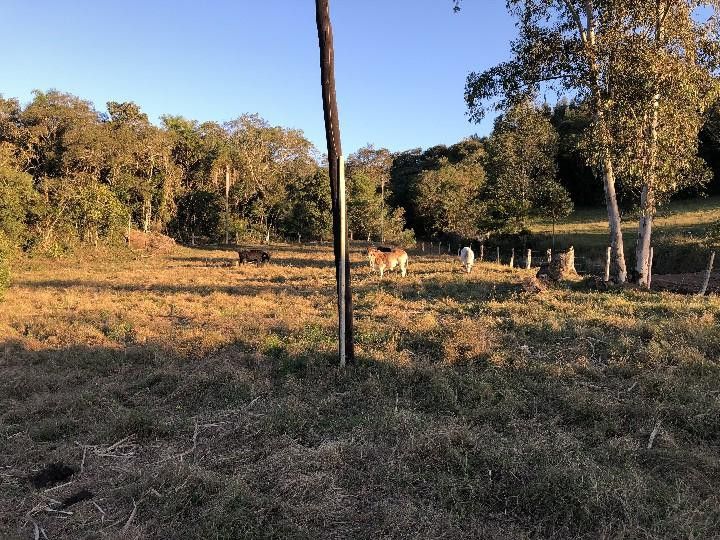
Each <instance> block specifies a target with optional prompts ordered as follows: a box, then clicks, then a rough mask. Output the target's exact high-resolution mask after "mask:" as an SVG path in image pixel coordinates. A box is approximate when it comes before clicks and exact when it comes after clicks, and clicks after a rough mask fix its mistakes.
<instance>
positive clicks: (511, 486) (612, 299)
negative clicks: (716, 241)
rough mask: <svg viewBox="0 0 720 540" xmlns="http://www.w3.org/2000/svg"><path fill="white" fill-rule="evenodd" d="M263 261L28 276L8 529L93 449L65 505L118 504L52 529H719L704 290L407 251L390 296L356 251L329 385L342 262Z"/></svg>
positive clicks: (27, 270) (150, 264)
mask: <svg viewBox="0 0 720 540" xmlns="http://www.w3.org/2000/svg"><path fill="white" fill-rule="evenodd" d="M683 219H684V218H683ZM272 251H273V259H272V261H273V262H272V264H269V265H266V266H263V267H259V268H258V267H256V266H254V265H245V266H239V267H238V266H234V264H233V263H234V260H235V258H236V257H237V256H236V254H234V253H233V252H229V251H218V250H203V249H188V248H177V249H176V250H175V251H174V252H172V253H170V254H168V255H166V256H150V257H144V256H143V257H132V256H128V255H127V254H121V255H120V256H116V257H98V258H93V257H84V258H83V259H82V260H80V259H68V260H61V261H50V260H27V261H21V262H20V263H19V264H18V265H17V266H16V268H14V276H13V285H12V287H11V288H10V290H9V291H8V294H7V299H6V301H5V302H4V303H3V304H2V305H1V306H2V309H1V310H0V339H1V342H2V344H3V351H2V353H0V367H1V368H2V372H3V377H2V378H1V379H0V463H1V464H2V466H3V469H2V470H0V472H2V474H3V476H2V477H0V478H1V479H2V482H3V485H2V490H3V493H4V495H3V497H0V533H5V534H6V535H9V536H10V537H13V536H17V535H18V534H20V533H22V535H23V536H25V537H32V536H31V535H32V533H33V529H32V524H31V522H30V521H28V520H26V519H25V518H24V517H23V516H25V515H26V514H27V513H28V512H30V511H31V510H32V509H33V508H35V507H36V506H37V505H38V504H47V503H48V501H47V498H46V497H45V496H44V494H43V493H40V492H38V491H36V490H34V489H33V488H31V487H30V486H29V484H28V483H27V482H26V481H25V480H24V478H25V477H26V476H27V475H28V474H30V473H31V472H33V471H35V470H37V469H38V468H39V467H41V466H42V465H44V464H47V463H49V462H51V461H63V462H66V463H69V464H71V465H73V466H75V467H76V468H79V464H80V462H81V460H82V456H83V453H85V462H84V465H83V467H84V470H83V472H82V473H78V474H76V476H75V477H74V478H73V481H72V483H71V484H69V485H67V486H63V487H61V488H58V489H57V490H55V491H53V492H52V497H53V498H54V499H57V500H62V499H63V498H64V497H66V496H68V495H70V494H72V493H73V492H76V491H77V490H78V489H80V488H81V487H86V488H87V489H90V490H91V491H92V492H93V493H94V494H95V495H94V498H93V501H94V502H95V503H96V504H97V505H98V506H99V507H100V508H102V510H103V512H104V514H102V513H101V512H100V511H99V510H98V508H97V507H95V506H94V505H93V504H92V502H91V501H86V502H84V503H81V504H78V505H77V506H74V507H72V508H71V510H72V511H73V515H72V516H65V517H64V518H63V519H58V518H57V517H56V516H55V515H54V514H52V513H47V512H38V511H37V510H36V511H35V512H34V513H33V514H32V517H33V519H34V520H35V521H36V522H38V523H39V524H40V525H41V526H42V527H43V528H44V529H45V531H46V532H47V534H48V536H49V537H50V538H82V537H97V536H108V535H111V534H115V535H117V537H118V538H121V537H122V538H133V537H134V538H173V537H177V534H178V531H183V533H182V534H184V535H185V536H186V537H189V538H215V537H220V538H242V537H246V538H257V537H293V538H297V537H307V538H318V537H345V538H349V537H393V538H409V537H412V538H435V537H442V536H444V537H456V538H464V537H478V536H479V537H488V538H508V537H531V536H533V537H535V536H542V537H555V538H568V537H586V538H590V537H593V538H594V537H603V536H604V537H618V536H622V535H625V536H626V537H638V536H642V537H656V538H663V537H710V536H712V535H713V534H715V533H716V531H717V530H720V529H719V526H720V511H719V510H718V508H720V499H718V490H717V486H718V485H719V483H720V465H719V463H720V451H719V450H718V449H719V448H720V423H719V422H720V421H719V420H718V419H720V393H718V383H717V381H718V380H720V325H719V324H718V323H719V322H720V301H719V300H718V299H717V298H716V297H708V298H697V297H693V296H678V295H672V294H666V293H662V294H660V293H644V292H640V291H630V290H627V291H609V292H598V291H592V290H590V289H589V288H588V287H587V286H586V285H584V284H582V283H580V284H572V285H567V286H557V287H554V288H552V289H551V290H549V291H547V292H545V293H542V294H539V295H533V294H528V293H525V292H523V288H522V286H521V282H522V280H523V278H524V277H526V276H528V275H530V274H532V271H530V272H526V271H523V270H511V269H509V268H508V267H506V266H498V265H495V264H489V263H481V264H478V265H476V267H475V269H474V270H473V273H472V274H470V275H466V274H464V273H462V271H461V268H460V264H459V262H458V261H456V260H455V258H452V257H448V256H432V257H431V256H423V255H422V254H420V253H416V252H412V253H411V256H410V266H409V274H408V276H407V278H405V279H403V278H401V277H400V276H399V274H398V273H397V272H389V273H387V274H386V277H385V279H383V280H380V278H379V277H378V276H377V275H376V274H373V273H371V272H370V269H369V268H368V266H367V263H366V262H365V260H364V258H363V257H362V255H361V253H360V249H359V248H357V251H356V252H354V253H353V256H352V260H353V288H354V301H355V316H356V344H357V345H356V346H357V356H358V365H356V366H351V367H350V368H348V369H347V370H345V371H341V370H339V369H338V368H337V367H336V365H335V351H336V341H335V317H336V306H335V303H334V296H333V295H334V271H333V268H332V252H331V249H330V248H329V247H327V246H323V247H302V248H300V247H297V246H283V247H275V248H272ZM658 422H660V427H659V428H658V434H657V436H656V438H655V439H654V441H653V446H652V448H650V449H648V448H647V446H648V441H649V438H650V434H651V432H652V430H653V428H654V426H655V425H656V424H657V423H658ZM196 425H197V428H196ZM196 429H197V432H196ZM195 433H197V435H196V436H195ZM194 437H195V443H193V439H194ZM126 438H127V439H126ZM123 440H125V442H124V443H123V445H124V446H122V447H121V450H122V451H121V452H120V451H117V450H116V451H112V452H109V451H108V450H107V449H108V447H111V446H112V445H113V444H115V443H117V442H118V441H123ZM120 454H122V456H121V455H120ZM123 456H124V457H123ZM133 501H135V503H136V504H137V505H138V510H137V513H136V516H135V517H134V518H133V520H132V522H131V523H130V525H129V526H128V528H127V529H126V530H125V531H124V532H123V530H122V528H123V527H124V524H125V523H126V522H127V520H128V517H129V516H130V514H131V512H132V509H133Z"/></svg>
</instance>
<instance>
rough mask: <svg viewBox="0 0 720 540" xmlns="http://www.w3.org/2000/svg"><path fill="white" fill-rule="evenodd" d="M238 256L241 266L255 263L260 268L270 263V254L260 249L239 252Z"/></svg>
mask: <svg viewBox="0 0 720 540" xmlns="http://www.w3.org/2000/svg"><path fill="white" fill-rule="evenodd" d="M238 256H239V257H240V263H241V264H245V263H250V262H254V263H255V264H257V265H258V266H259V265H261V264H265V263H266V262H269V261H270V254H269V253H268V252H267V251H262V250H260V249H244V250H241V251H238Z"/></svg>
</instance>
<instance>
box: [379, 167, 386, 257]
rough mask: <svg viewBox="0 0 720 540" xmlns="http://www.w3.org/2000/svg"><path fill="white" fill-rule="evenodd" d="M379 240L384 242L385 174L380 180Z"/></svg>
mask: <svg viewBox="0 0 720 540" xmlns="http://www.w3.org/2000/svg"><path fill="white" fill-rule="evenodd" d="M380 241H381V242H382V243H383V244H384V243H385V176H384V175H383V177H382V179H381V180H380Z"/></svg>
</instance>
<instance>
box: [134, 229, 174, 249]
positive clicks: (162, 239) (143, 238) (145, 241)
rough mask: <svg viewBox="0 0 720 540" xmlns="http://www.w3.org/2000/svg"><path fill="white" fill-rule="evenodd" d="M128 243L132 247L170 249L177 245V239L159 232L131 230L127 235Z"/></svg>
mask: <svg viewBox="0 0 720 540" xmlns="http://www.w3.org/2000/svg"><path fill="white" fill-rule="evenodd" d="M127 241H128V245H129V246H130V247H131V248H132V249H145V250H148V251H162V252H165V251H170V250H171V249H172V248H173V247H175V240H173V239H172V238H170V237H169V236H165V235H164V234H160V233H157V232H147V233H146V232H142V231H138V230H131V231H130V233H129V235H128V237H127Z"/></svg>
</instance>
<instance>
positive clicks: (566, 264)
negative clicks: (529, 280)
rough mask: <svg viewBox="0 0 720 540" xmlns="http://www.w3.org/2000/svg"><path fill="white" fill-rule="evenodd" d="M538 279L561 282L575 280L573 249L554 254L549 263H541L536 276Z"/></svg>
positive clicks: (576, 275)
mask: <svg viewBox="0 0 720 540" xmlns="http://www.w3.org/2000/svg"><path fill="white" fill-rule="evenodd" d="M536 276H537V277H538V278H545V279H551V280H553V281H562V280H565V279H572V278H577V277H578V273H577V271H576V270H575V249H574V248H572V247H570V249H568V250H567V251H566V252H564V253H556V254H555V255H554V256H553V258H552V260H551V261H550V262H546V263H542V264H541V265H540V270H538V273H537V274H536Z"/></svg>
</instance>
